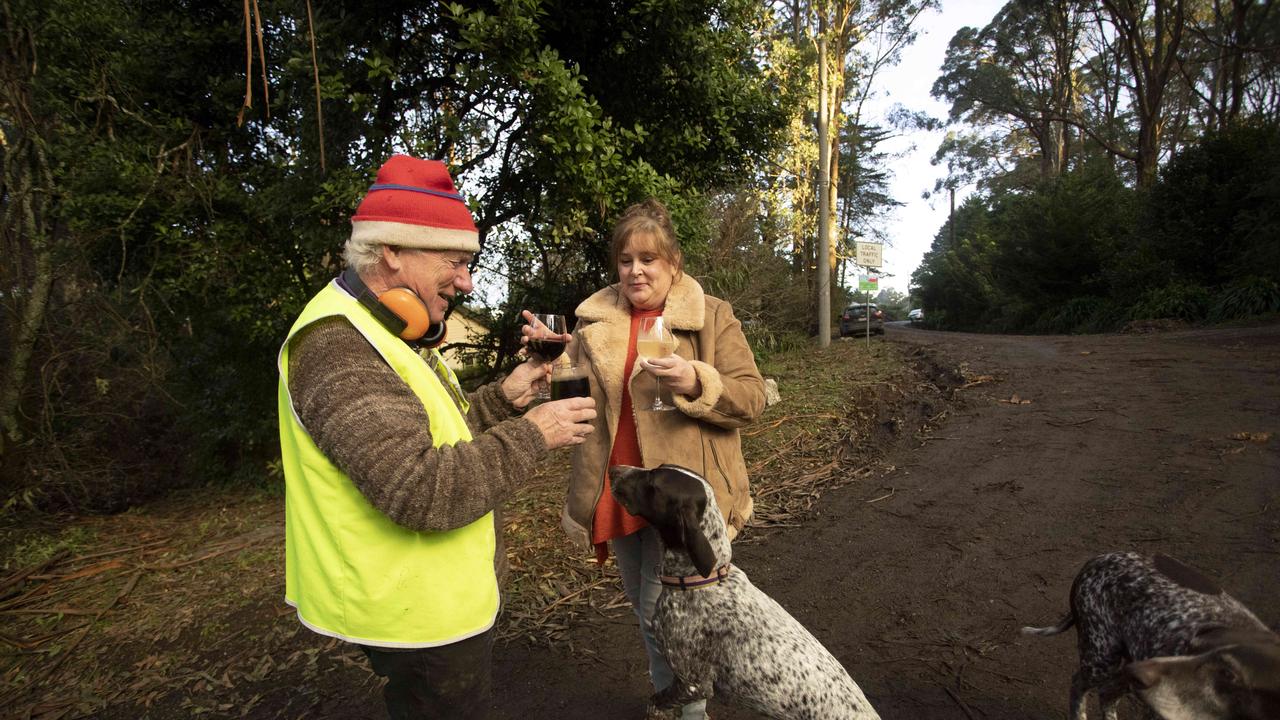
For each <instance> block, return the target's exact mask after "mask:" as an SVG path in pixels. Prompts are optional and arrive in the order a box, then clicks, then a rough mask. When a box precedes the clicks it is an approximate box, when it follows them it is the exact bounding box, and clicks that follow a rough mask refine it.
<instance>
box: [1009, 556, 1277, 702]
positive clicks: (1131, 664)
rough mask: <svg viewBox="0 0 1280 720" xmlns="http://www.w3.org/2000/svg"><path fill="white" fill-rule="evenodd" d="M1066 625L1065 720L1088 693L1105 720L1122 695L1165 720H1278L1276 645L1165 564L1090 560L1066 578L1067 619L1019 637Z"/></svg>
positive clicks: (1194, 574)
mask: <svg viewBox="0 0 1280 720" xmlns="http://www.w3.org/2000/svg"><path fill="white" fill-rule="evenodd" d="M1072 625H1075V626H1076V636H1077V638H1076V639H1077V643H1078V645H1079V650H1080V667H1079V669H1078V670H1076V673H1075V675H1074V676H1073V677H1072V679H1071V698H1070V717H1071V718H1073V719H1074V720H1084V719H1085V713H1086V710H1085V702H1084V697H1085V694H1086V693H1088V692H1089V691H1090V690H1097V692H1098V699H1099V703H1100V704H1101V706H1102V711H1103V714H1104V715H1106V717H1107V718H1108V720H1114V719H1115V718H1116V717H1117V713H1116V708H1117V704H1118V703H1119V700H1120V698H1121V697H1123V696H1124V695H1126V694H1127V693H1129V692H1134V693H1136V694H1137V695H1138V696H1139V697H1140V698H1141V699H1142V700H1143V701H1144V702H1145V703H1146V704H1147V706H1148V707H1149V708H1151V709H1152V710H1153V711H1154V712H1156V713H1159V715H1160V716H1161V717H1163V718H1165V720H1192V719H1195V720H1276V719H1277V718H1280V637H1277V636H1276V635H1275V634H1274V633H1272V632H1271V631H1270V630H1268V629H1267V627H1266V626H1265V625H1263V624H1262V622H1261V621H1260V620H1258V618H1257V617H1255V616H1254V615H1253V613H1251V612H1249V610H1248V609H1247V608H1246V607H1245V606H1244V605H1242V604H1240V602H1239V601H1237V600H1236V599H1235V598H1233V597H1231V596H1230V595H1228V594H1226V592H1224V591H1223V590H1222V588H1221V587H1219V586H1218V585H1217V584H1216V583H1214V582H1213V581H1212V580H1210V579H1209V578H1207V577H1205V576H1204V575H1202V574H1200V573H1199V572H1198V571H1196V570H1194V569H1192V568H1190V567H1187V566H1186V565H1183V564H1182V563H1180V562H1178V561H1177V560H1174V559H1173V558H1171V557H1167V556H1165V555H1156V556H1155V557H1154V558H1148V557H1146V556H1144V555H1139V554H1138V553H1133V552H1115V553H1109V554H1106V555H1099V556H1098V557H1095V558H1093V559H1092V560H1090V561H1088V562H1087V563H1085V565H1084V567H1083V568H1082V569H1081V570H1080V573H1079V574H1078V575H1077V576H1076V579H1075V582H1074V583H1073V584H1072V586H1071V610H1070V612H1068V613H1067V615H1066V616H1065V617H1063V618H1062V620H1061V621H1060V622H1058V624H1057V625H1054V626H1050V627H1025V628H1023V629H1022V631H1023V632H1024V633H1027V634H1033V635H1056V634H1058V633H1061V632H1065V631H1066V630H1067V629H1068V628H1070V627H1071V626H1072Z"/></svg>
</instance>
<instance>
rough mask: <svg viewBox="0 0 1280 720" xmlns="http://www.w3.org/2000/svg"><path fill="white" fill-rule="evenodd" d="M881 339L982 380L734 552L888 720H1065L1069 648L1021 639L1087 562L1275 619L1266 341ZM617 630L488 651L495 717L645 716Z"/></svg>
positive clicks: (1277, 408)
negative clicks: (1188, 572)
mask: <svg viewBox="0 0 1280 720" xmlns="http://www.w3.org/2000/svg"><path fill="white" fill-rule="evenodd" d="M886 341H887V342H893V343H903V344H905V345H907V346H914V348H913V349H914V350H915V351H916V353H915V355H916V356H917V357H920V358H921V359H922V360H924V359H926V358H928V359H937V360H939V361H940V364H942V365H944V366H951V367H960V366H962V365H963V366H964V367H966V368H967V374H968V377H969V378H970V379H971V380H977V381H979V382H978V384H976V385H972V386H971V387H968V388H966V389H964V390H962V391H960V392H959V393H958V395H959V400H958V405H957V407H956V408H955V410H954V411H953V413H952V414H951V416H950V417H949V418H948V419H947V420H946V421H945V422H943V423H942V424H941V425H940V426H938V427H935V428H933V429H932V430H931V431H929V432H928V433H927V434H925V435H922V436H913V437H909V438H907V439H905V440H904V441H903V443H902V444H901V445H900V446H899V447H896V448H895V449H894V450H892V452H891V453H890V454H889V456H888V457H887V459H886V467H885V469H884V470H882V471H881V472H880V473H879V474H877V475H875V476H873V477H872V478H871V479H867V480H863V481H861V482H859V483H857V484H854V485H851V486H847V487H845V488H843V489H841V490H837V491H833V492H831V493H830V494H828V495H826V496H824V497H823V500H822V502H821V503H820V505H819V510H818V511H817V512H816V514H814V515H813V516H811V517H809V518H808V519H806V521H805V522H804V524H803V526H802V527H797V528H790V529H787V530H785V531H774V532H772V533H768V534H763V533H758V534H755V535H752V533H750V532H749V533H748V536H747V537H746V538H745V540H744V542H743V543H741V544H739V545H738V546H736V550H735V553H736V556H735V563H736V564H738V565H739V566H740V567H742V568H743V569H745V571H746V572H747V573H748V574H750V576H751V578H752V581H753V582H754V583H755V584H756V585H757V586H759V587H760V588H762V589H763V590H765V591H766V592H768V593H769V594H770V595H772V596H773V597H774V598H775V599H777V600H778V601H779V602H780V603H782V605H783V606H784V607H786V608H787V609H788V610H790V611H791V613H792V614H793V615H795V616H796V617H797V618H799V619H800V620H801V621H802V622H803V623H804V624H805V625H807V626H808V627H809V628H810V630H812V632H813V633H814V634H815V635H816V636H817V637H818V638H819V639H820V640H821V641H822V642H823V643H824V644H826V645H827V647H828V648H830V649H831V650H832V652H833V653H834V654H835V655H836V656H837V657H838V658H839V659H840V660H841V661H842V662H843V663H844V664H845V666H846V667H847V668H848V669H849V671H850V673H851V674H852V675H853V677H854V679H855V680H857V681H858V682H859V684H861V685H862V687H863V689H864V690H865V691H866V694H867V696H868V697H869V698H870V699H871V701H872V703H873V704H874V705H875V706H876V707H877V709H878V710H879V711H880V714H881V715H882V717H884V718H886V720H889V719H891V718H902V719H904V720H905V719H912V720H930V719H932V718H938V719H942V718H948V719H952V718H954V719H957V720H966V719H968V720H976V719H979V718H981V719H985V720H1003V719H1006V718H1007V719H1010V720H1012V719H1014V718H1017V719H1018V720H1026V719H1039V718H1059V717H1063V716H1064V714H1065V712H1066V698H1067V687H1068V681H1069V677H1070V674H1071V671H1072V669H1073V666H1074V656H1075V649H1074V635H1070V634H1069V635H1065V636H1060V637H1055V638H1034V639H1030V638H1028V639H1024V638H1022V637H1020V636H1019V635H1018V634H1017V628H1018V627H1019V626H1021V625H1024V624H1033V623H1039V624H1048V623H1049V622H1050V621H1052V620H1056V619H1057V618H1058V616H1059V615H1060V613H1061V612H1062V611H1063V610H1064V609H1065V608H1066V594H1067V590H1068V588H1069V586H1070V583H1071V578H1072V577H1073V576H1074V574H1075V572H1076V570H1077V569H1078V568H1079V566H1080V564H1081V563H1082V562H1083V561H1084V560H1085V559H1087V558H1088V557H1090V556H1092V555H1094V554H1096V553H1099V552H1103V551H1108V550H1115V549H1128V548H1133V549H1137V550H1140V551H1146V552H1156V551H1160V552H1166V553H1170V554H1173V555H1176V556H1178V557H1180V558H1182V559H1184V560H1186V561H1188V562H1190V563H1192V564H1194V565H1197V566H1199V567H1200V568H1202V569H1204V570H1206V571H1208V572H1209V573H1210V574H1212V575H1214V576H1216V577H1217V578H1218V579H1219V580H1220V581H1221V582H1222V583H1223V584H1224V585H1225V587H1226V588H1228V590H1229V591H1230V592H1232V594H1234V595H1235V596H1236V597H1238V598H1239V599H1241V600H1242V601H1244V602H1245V603H1246V604H1248V605H1249V606H1251V607H1252V608H1253V609H1254V610H1255V612H1257V613H1258V615H1259V616H1260V617H1261V618H1262V619H1263V620H1264V621H1266V622H1268V623H1270V624H1272V625H1275V624H1276V623H1278V622H1280V592H1277V590H1278V589H1280V515H1278V514H1277V510H1278V509H1280V326H1277V325H1269V326H1261V327H1253V328H1233V329H1212V330H1183V331H1174V332H1166V333H1159V334H1150V335H1102V336H1075V337H997V336H988V335H966V334H954V333H936V332H927V331H921V330H914V329H910V328H905V327H897V326H895V327H890V328H889V330H888V334H887V338H886ZM983 376H990V379H989V380H987V379H985V378H984V377H983ZM1268 433H1269V436H1268V435H1266V434H1268ZM886 496H887V497H886ZM635 632H636V631H635V627H634V620H631V619H629V618H620V619H615V620H598V621H594V622H588V623H584V624H583V625H581V626H580V627H578V628H576V629H575V630H574V631H573V633H572V637H573V640H572V645H573V649H572V650H571V649H570V648H569V647H568V646H566V647H559V648H553V649H551V650H547V649H545V648H530V647H525V646H523V645H520V644H518V643H516V644H510V645H506V646H501V647H499V650H498V657H497V667H496V670H495V682H496V684H497V686H498V688H499V691H498V692H499V697H500V700H501V701H500V703H499V704H500V707H501V709H500V712H499V717H500V718H503V719H504V720H505V719H508V718H510V719H516V718H519V719H520V720H531V719H535V718H557V719H558V720H573V719H576V718H583V719H585V718H593V719H595V718H610V719H612V718H619V719H622V720H627V719H629V718H639V717H641V708H642V703H643V698H644V696H645V694H646V693H647V692H648V689H647V685H646V681H645V678H644V669H643V667H642V653H641V650H640V644H639V642H638V639H637V637H636V635H635ZM710 710H711V713H712V714H713V716H714V717H715V718H716V720H754V718H756V716H755V715H754V714H751V713H747V712H744V711H741V710H738V709H736V708H733V707H732V706H731V705H728V704H726V703H725V702H723V701H721V700H719V699H715V700H712V702H711V705H710Z"/></svg>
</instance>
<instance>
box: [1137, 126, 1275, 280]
mask: <svg viewBox="0 0 1280 720" xmlns="http://www.w3.org/2000/svg"><path fill="white" fill-rule="evenodd" d="M1143 226H1144V232H1143V234H1142V236H1141V240H1140V245H1141V247H1142V249H1143V250H1144V251H1145V252H1146V253H1148V254H1149V255H1150V256H1153V257H1154V256H1158V257H1159V258H1160V266H1161V267H1162V268H1164V270H1165V272H1167V273H1168V274H1169V275H1170V276H1173V277H1180V278H1187V279H1194V280H1195V281H1196V282H1199V283H1201V284H1204V285H1208V286H1217V285H1221V284H1224V283H1227V282H1230V281H1231V280H1232V279H1233V278H1234V277H1236V276H1239V275H1249V274H1260V275H1262V276H1264V277H1269V278H1271V279H1272V280H1280V125H1277V124H1269V125H1265V124H1249V125H1246V126H1243V127H1240V128H1237V129H1234V130H1231V131H1229V132H1225V133H1221V134H1215V135H1210V136H1207V137H1206V138H1204V140H1203V141H1202V142H1201V143H1199V144H1198V145H1195V146H1193V147H1189V148H1187V149H1186V150H1184V151H1182V152H1181V153H1179V154H1178V155H1177V156H1176V157H1174V159H1173V160H1172V161H1171V162H1170V163H1169V164H1168V166H1167V167H1165V169H1164V170H1163V172H1162V173H1161V174H1160V178H1159V181H1158V182H1157V183H1156V185H1155V186H1154V187H1152V189H1151V193H1150V197H1149V198H1148V200H1147V202H1146V204H1145V206H1144V208H1143Z"/></svg>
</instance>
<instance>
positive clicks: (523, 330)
mask: <svg viewBox="0 0 1280 720" xmlns="http://www.w3.org/2000/svg"><path fill="white" fill-rule="evenodd" d="M520 317H522V318H524V322H525V324H524V325H521V326H520V346H521V347H523V348H525V352H528V348H529V338H531V337H533V336H534V335H538V336H539V337H547V335H546V326H544V325H543V324H542V323H539V322H538V319H537V318H535V317H534V316H533V313H531V312H529V311H528V310H521V311H520ZM550 337H557V336H555V335H551V336H550ZM559 338H560V339H561V340H563V341H564V343H565V346H566V348H567V347H568V344H569V341H570V340H573V335H570V334H569V333H563V334H561V335H560V336H559ZM548 372H550V371H548Z"/></svg>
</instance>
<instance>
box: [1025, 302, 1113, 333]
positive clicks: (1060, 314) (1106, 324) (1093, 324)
mask: <svg viewBox="0 0 1280 720" xmlns="http://www.w3.org/2000/svg"><path fill="white" fill-rule="evenodd" d="M1123 322H1124V313H1123V312H1122V311H1121V309H1120V308H1119V307H1117V306H1116V304H1115V303H1114V302H1112V301H1111V300H1108V299H1107V298H1100V297H1078V298H1072V299H1071V300H1068V301H1067V302H1066V303H1064V304H1062V305H1059V306H1058V307H1056V308H1051V309H1049V310H1047V311H1045V313H1044V314H1043V315H1041V316H1040V318H1039V319H1038V320H1037V321H1036V323H1035V326H1034V329H1035V331H1036V332H1048V333H1091V332H1107V331H1110V330H1114V329H1116V328H1118V327H1119V326H1120V325H1121V324H1123Z"/></svg>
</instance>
